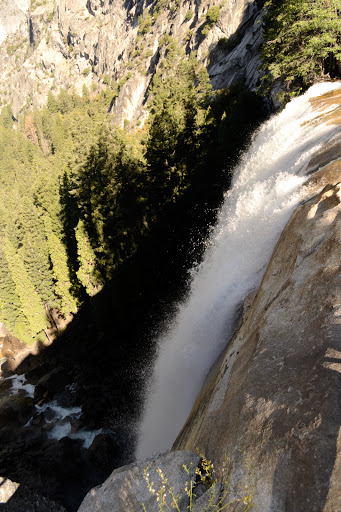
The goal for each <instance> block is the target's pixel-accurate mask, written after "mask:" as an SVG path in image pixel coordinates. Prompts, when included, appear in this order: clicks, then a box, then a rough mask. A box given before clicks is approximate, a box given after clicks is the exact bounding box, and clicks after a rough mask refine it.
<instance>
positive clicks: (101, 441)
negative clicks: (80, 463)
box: [88, 434, 121, 471]
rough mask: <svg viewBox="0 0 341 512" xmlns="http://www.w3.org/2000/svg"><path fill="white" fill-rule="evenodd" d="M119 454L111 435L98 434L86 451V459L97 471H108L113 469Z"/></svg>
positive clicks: (118, 448)
mask: <svg viewBox="0 0 341 512" xmlns="http://www.w3.org/2000/svg"><path fill="white" fill-rule="evenodd" d="M120 452H121V450H120V447H119V446H118V444H117V443H116V441H115V440H114V439H113V437H112V435H110V434H98V435H97V436H96V437H95V439H94V440H93V442H92V444H91V445H90V447H89V449H88V458H89V460H90V461H91V462H92V463H93V464H94V465H95V466H96V467H98V468H99V469H103V470H104V471H110V470H112V469H113V467H115V465H116V464H115V462H116V460H117V459H118V457H119V456H120V455H121V453H120Z"/></svg>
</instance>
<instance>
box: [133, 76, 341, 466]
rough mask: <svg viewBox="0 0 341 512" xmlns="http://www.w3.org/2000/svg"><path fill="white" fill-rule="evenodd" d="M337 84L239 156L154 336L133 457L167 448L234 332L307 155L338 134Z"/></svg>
mask: <svg viewBox="0 0 341 512" xmlns="http://www.w3.org/2000/svg"><path fill="white" fill-rule="evenodd" d="M340 87H341V82H330V83H320V84H316V85H315V86H313V87H312V88H310V89H309V91H308V92H307V93H306V94H305V95H304V96H302V97H299V98H297V99H295V100H294V101H292V102H291V103H290V104H288V105H287V108H286V109H285V110H284V111H283V112H282V113H280V114H278V115H277V116H274V117H273V118H272V119H271V120H270V121H268V122H267V123H265V124H264V125H263V126H262V127H261V128H260V130H259V132H258V133H257V134H256V136H255V138H254V140H253V143H252V145H251V147H250V149H249V151H248V152H247V153H246V154H245V155H244V156H243V157H242V160H241V164H240V165H239V166H238V168H237V170H236V172H235V176H234V179H233V186H232V189H231V190H230V191H229V192H228V193H227V198H226V199H227V200H226V202H225V204H224V206H223V207H222V210H221V213H220V215H219V219H218V223H217V225H216V227H215V229H214V231H213V233H212V236H211V238H210V240H209V242H208V249H207V251H206V255H204V259H203V262H202V263H201V264H200V266H199V267H197V268H196V270H195V272H194V277H193V280H192V283H191V285H192V286H191V288H192V290H191V292H190V294H189V299H188V301H187V302H186V303H184V304H182V305H180V307H179V314H178V316H177V317H176V318H175V319H174V320H173V322H172V323H171V324H170V328H169V330H168V332H166V334H165V335H164V336H163V337H161V338H160V341H159V358H158V360H157V361H156V365H155V375H154V383H153V384H152V386H151V389H152V391H151V393H150V397H149V401H147V406H146V411H145V420H143V421H142V427H141V433H142V434H141V438H140V443H139V447H138V450H137V458H138V459H142V458H144V457H145V456H148V455H150V454H151V453H153V450H154V451H155V452H159V451H161V450H163V449H166V448H167V447H170V445H171V444H172V442H173V441H174V439H175V437H176V435H177V433H178V432H179V430H180V428H181V426H182V424H183V422H184V421H185V420H186V417H187V415H188V414H189V412H190V410H191V407H192V405H193V403H194V401H195V396H196V394H197V393H198V390H199V389H200V386H201V385H202V383H203V381H204V379H205V375H206V374H207V371H208V370H209V368H210V367H211V366H212V365H213V364H214V361H215V359H216V357H218V355H219V354H220V353H221V351H222V350H223V347H224V345H225V343H226V341H227V340H228V339H229V338H230V336H232V333H233V328H231V326H232V325H233V322H235V321H236V310H237V309H238V307H239V306H240V304H241V303H242V302H243V300H244V298H245V295H247V294H248V293H249V292H250V290H252V289H253V288H255V287H257V286H258V285H259V283H260V281H261V277H262V275H263V273H264V271H265V269H266V265H267V263H268V261H269V260H270V257H271V253H272V250H273V248H274V246H275V244H276V241H277V240H278V238H279V236H280V233H281V231H282V230H283V228H284V226H285V224H286V222H287V221H288V220H289V217H290V214H291V213H292V211H293V210H294V208H295V206H297V205H298V204H299V203H300V202H301V201H302V200H304V198H305V197H306V196H305V192H304V191H300V187H302V185H303V183H304V182H305V181H306V179H307V177H306V173H307V170H308V169H309V164H310V161H311V158H312V156H313V155H314V154H315V152H316V151H320V150H321V148H323V147H324V145H325V146H326V147H327V145H328V141H329V140H330V139H331V138H332V137H336V136H337V134H338V133H339V127H338V125H336V124H332V125H331V124H329V122H326V117H325V116H326V115H328V111H329V112H330V111H334V110H335V108H334V105H335V103H336V104H337V102H338V100H339V98H340ZM333 91H335V92H334V93H333ZM333 95H334V99H333V100H330V98H331V97H332V96H333ZM319 96H321V99H320V103H319V104H318V105H317V108H313V107H312V102H314V101H315V102H316V101H317V100H316V97H319ZM327 99H328V101H327ZM321 102H323V103H321ZM334 102H335V103H334ZM321 110H322V111H321ZM255 215H259V218H258V217H257V219H258V220H257V221H255V220H254V219H255ZM271 223H272V224H271ZM272 225H273V226H274V227H272ZM260 226H262V227H261V228H260ZM271 230H272V231H271ZM225 240H228V243H227V242H225ZM239 243H242V246H239V245H238V244H239ZM260 243H262V244H263V245H262V246H261V245H260ZM260 247H262V249H260ZM232 251H234V252H232ZM247 251H251V253H248V252H247ZM247 254H252V257H251V258H250V257H249V258H248V257H247V256H246V255H247ZM243 265H244V266H243ZM251 265H257V266H256V267H255V268H253V267H252V268H251ZM249 267H250V268H249ZM216 269H217V270H216ZM240 269H244V270H243V271H241V270H240ZM206 274H207V275H206ZM236 276H239V277H238V278H236ZM225 283H227V284H225ZM235 292H236V293H235ZM215 293H216V295H215ZM236 294H237V295H236ZM206 297H207V300H206ZM227 304H228V305H227ZM227 311H228V313H227ZM208 318H209V320H207V319H208ZM228 325H230V329H229V330H228V327H227V326H228ZM217 326H219V327H217ZM208 339H210V342H209V343H208V342H207V340H208ZM198 360H199V361H201V363H200V366H199V363H198ZM162 410H163V411H164V412H162ZM180 416H181V419H180ZM172 422H173V430H172ZM175 422H177V423H176V426H175ZM172 435H173V437H172ZM191 449H193V447H192V448H191Z"/></svg>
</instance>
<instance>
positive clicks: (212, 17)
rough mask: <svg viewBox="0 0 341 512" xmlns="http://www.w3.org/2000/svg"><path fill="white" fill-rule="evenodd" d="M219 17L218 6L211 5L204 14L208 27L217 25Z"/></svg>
mask: <svg viewBox="0 0 341 512" xmlns="http://www.w3.org/2000/svg"><path fill="white" fill-rule="evenodd" d="M219 17H220V6H219V5H213V6H212V7H210V8H209V9H208V11H207V13H206V20H207V22H208V23H209V24H210V25H214V24H215V23H217V21H218V20H219Z"/></svg>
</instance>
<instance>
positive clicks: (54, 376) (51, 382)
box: [34, 368, 70, 400]
mask: <svg viewBox="0 0 341 512" xmlns="http://www.w3.org/2000/svg"><path fill="white" fill-rule="evenodd" d="M69 382H70V376H69V375H68V374H67V373H66V371H65V370H64V368H55V369H54V370H52V371H51V372H49V373H48V374H46V375H44V376H43V377H42V378H41V379H39V381H38V382H37V384H36V387H35V390H34V398H35V399H36V400H40V399H42V398H48V399H50V398H52V397H53V396H54V395H55V394H56V393H58V392H59V391H62V390H63V389H64V387H65V386H66V385H67V384H68V383H69Z"/></svg>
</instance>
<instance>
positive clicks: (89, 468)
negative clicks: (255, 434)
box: [0, 100, 264, 512]
mask: <svg viewBox="0 0 341 512" xmlns="http://www.w3.org/2000/svg"><path fill="white" fill-rule="evenodd" d="M233 109H234V110H233ZM236 109H238V112H236ZM231 112H232V113H231V115H232V119H234V120H235V121H234V125H233V126H231V123H230V126H227V125H226V127H223V129H222V131H221V133H220V137H221V139H222V141H223V140H224V137H226V144H225V146H228V147H229V148H230V155H229V157H228V159H227V160H226V161H224V167H225V169H226V168H227V167H228V166H229V168H230V167H232V165H233V164H234V163H235V162H236V159H237V157H238V156H239V151H240V147H241V146H242V145H243V144H244V143H245V139H242V137H244V136H245V126H243V122H245V119H249V117H248V116H250V103H247V102H246V100H245V101H244V103H243V104H242V105H241V103H239V104H237V103H236V102H234V105H233V107H231ZM251 114H252V112H251ZM254 114H255V115H251V120H249V121H248V122H245V124H246V126H247V129H248V130H250V129H251V128H252V127H254V126H255V125H256V124H258V122H259V121H260V119H263V118H264V112H262V113H261V114H260V113H259V112H258V113H254ZM233 116H234V117H233ZM242 127H243V130H244V131H243V130H242ZM241 139H242V140H241ZM224 150H225V148H224ZM216 153H217V152H216ZM222 158H223V157H222V155H218V154H215V153H214V154H212V161H211V162H210V164H209V166H208V167H206V168H205V169H204V170H203V172H202V175H201V177H200V179H198V180H197V181H196V183H195V185H194V186H193V187H192V188H191V189H190V190H189V191H188V192H187V193H186V194H185V196H184V197H183V198H182V199H181V200H180V201H179V203H178V204H176V206H174V207H172V208H170V209H168V211H167V212H165V213H164V214H163V215H162V216H161V218H160V219H159V221H158V224H157V225H155V226H154V228H153V231H152V232H151V234H150V235H149V237H148V238H147V239H146V240H144V242H143V243H141V246H140V247H139V249H138V252H137V253H136V254H135V255H134V256H133V257H132V258H131V259H130V260H129V261H127V262H126V263H124V264H122V265H121V266H120V267H119V268H118V269H117V270H116V271H115V272H114V274H113V276H112V279H111V281H110V282H109V283H108V284H107V285H106V286H105V288H104V289H103V290H102V291H101V292H100V293H98V294H97V295H96V296H94V297H92V298H88V299H86V301H85V303H84V305H83V306H82V308H81V309H80V311H79V312H78V313H77V314H76V315H75V317H74V319H73V321H72V322H71V323H70V324H69V325H68V326H67V328H66V329H65V331H64V332H63V333H62V334H61V335H60V337H59V338H58V339H57V340H56V341H55V342H54V343H53V345H51V346H49V347H47V348H45V349H44V350H42V351H41V353H40V354H39V355H37V356H33V355H30V356H28V357H27V358H26V359H25V360H24V361H23V362H22V363H21V364H20V366H19V367H18V368H17V370H16V371H17V373H18V374H25V376H26V378H27V380H28V382H30V383H32V384H34V385H35V397H34V400H35V403H38V404H40V405H43V404H46V403H48V402H51V401H52V400H57V401H58V403H63V404H65V406H66V407H75V406H81V407H82V413H81V416H80V418H79V424H78V428H79V427H80V428H82V429H87V430H97V429H100V428H102V429H104V432H105V435H106V437H105V438H103V439H102V440H101V442H99V441H97V444H95V446H93V447H92V448H91V447H90V448H89V450H88V452H87V451H86V450H84V449H83V448H82V446H81V443H80V441H79V439H78V440H77V439H76V440H72V439H70V438H69V437H63V438H61V439H59V440H56V439H50V438H49V437H48V435H47V433H46V429H45V425H44V424H43V422H42V419H41V415H39V414H36V416H35V418H34V421H32V423H31V424H30V425H27V424H26V422H25V424H24V423H23V424H22V425H21V426H20V429H18V430H17V431H15V432H13V433H12V435H11V436H10V437H9V441H6V440H5V439H3V440H2V441H1V442H0V475H3V476H4V477H7V478H9V479H11V480H13V481H16V482H18V483H20V484H21V485H22V486H26V487H27V488H29V489H32V490H33V491H34V492H36V493H37V494H40V495H43V496H47V497H48V498H51V499H53V500H55V501H56V502H58V503H61V504H62V505H63V506H65V507H66V508H67V509H68V510H70V511H75V510H77V508H78V506H79V504H80V501H81V500H82V498H83V497H84V495H85V494H86V492H87V491H88V490H89V489H90V488H91V487H94V486H95V485H97V484H98V483H100V482H102V481H103V480H104V479H105V478H106V477H107V476H108V475H109V474H110V473H111V471H112V470H113V469H114V468H115V467H119V466H121V465H124V464H127V463H129V462H131V461H132V460H133V459H134V447H135V442H136V425H137V422H138V419H139V416H140V413H141V409H142V406H143V392H144V386H145V382H146V379H147V377H148V375H149V374H150V371H151V368H150V365H151V362H152V360H153V357H154V352H155V341H154V340H155V336H156V335H157V333H158V332H159V331H160V330H162V326H163V325H164V324H165V323H166V322H167V318H168V317H169V315H171V314H172V313H173V312H174V310H175V303H176V301H178V300H180V299H181V298H182V297H183V296H184V295H185V293H186V282H187V278H188V273H187V272H188V269H189V268H191V266H192V264H193V263H194V262H195V261H196V260H198V259H200V254H201V252H202V250H203V248H204V239H205V237H206V235H207V233H208V231H209V228H210V226H211V224H212V223H213V222H214V220H215V215H216V211H217V208H218V206H219V205H220V203H221V201H222V198H223V192H224V189H226V187H227V185H228V184H229V181H230V178H231V175H230V172H229V171H226V170H222V169H223V166H222ZM225 164H226V165H225ZM71 249H72V248H71ZM71 252H72V251H71ZM73 253H75V249H74V248H73ZM75 257H76V256H75ZM31 406H32V407H33V404H31ZM75 428H77V425H76V426H75ZM95 441H96V438H95ZM95 441H94V443H95ZM90 454H91V456H90ZM18 499H19V495H18V493H15V494H14V495H13V496H12V497H11V498H10V500H9V501H8V504H7V505H5V507H6V508H4V509H3V510H8V511H9V512H10V511H12V510H13V511H14V510H17V509H18V505H16V503H17V502H18ZM16 507H17V508H16ZM46 510H49V509H48V508H47V509H46ZM51 510H52V509H51ZM42 512H43V509H42Z"/></svg>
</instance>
